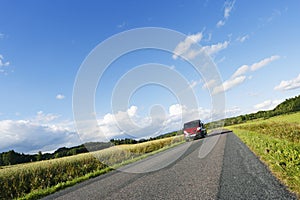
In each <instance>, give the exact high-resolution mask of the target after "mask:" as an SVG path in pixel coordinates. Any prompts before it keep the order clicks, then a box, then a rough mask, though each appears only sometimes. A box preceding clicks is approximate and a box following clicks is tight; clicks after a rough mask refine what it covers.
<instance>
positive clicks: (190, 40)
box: [173, 32, 203, 59]
mask: <svg viewBox="0 0 300 200" xmlns="http://www.w3.org/2000/svg"><path fill="white" fill-rule="evenodd" d="M202 37H203V34H202V32H199V33H196V34H194V35H189V36H187V37H186V38H185V40H184V41H183V42H180V43H179V44H178V45H177V46H176V48H175V50H174V54H173V59H177V57H178V56H180V55H183V54H185V53H186V52H187V51H188V50H189V49H190V47H191V45H192V44H196V43H198V42H200V41H201V39H202Z"/></svg>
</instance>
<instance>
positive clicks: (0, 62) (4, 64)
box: [0, 54, 10, 67]
mask: <svg viewBox="0 0 300 200" xmlns="http://www.w3.org/2000/svg"><path fill="white" fill-rule="evenodd" d="M9 65H10V63H9V62H8V61H7V62H4V57H3V56H2V55H1V54H0V67H8V66H9Z"/></svg>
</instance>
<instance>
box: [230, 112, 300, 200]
mask: <svg viewBox="0 0 300 200" xmlns="http://www.w3.org/2000/svg"><path fill="white" fill-rule="evenodd" d="M299 119H300V112H298V113H294V114H289V115H282V116H276V117H273V118H270V119H267V120H255V121H251V122H247V123H244V124H240V125H234V126H229V127H227V128H229V129H231V130H233V131H234V133H235V134H236V135H237V136H238V137H239V138H240V139H241V140H242V141H243V142H244V143H245V144H246V145H247V146H249V148H250V149H251V150H252V151H253V152H254V153H255V154H256V155H258V157H259V158H260V159H261V160H262V161H263V162H265V163H266V164H267V165H268V166H269V168H270V170H271V171H272V172H273V173H274V174H275V175H276V176H277V177H278V178H279V179H280V180H281V181H282V182H283V183H285V184H286V185H287V186H288V187H289V189H290V190H291V191H293V192H295V193H296V194H297V195H298V196H299V197H300V124H299V122H300V120H299Z"/></svg>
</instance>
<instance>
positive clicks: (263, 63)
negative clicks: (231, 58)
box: [231, 55, 280, 79]
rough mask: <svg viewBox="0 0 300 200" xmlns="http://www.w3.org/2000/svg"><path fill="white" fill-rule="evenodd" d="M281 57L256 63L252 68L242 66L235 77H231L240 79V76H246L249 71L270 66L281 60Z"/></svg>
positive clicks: (275, 56)
mask: <svg viewBox="0 0 300 200" xmlns="http://www.w3.org/2000/svg"><path fill="white" fill-rule="evenodd" d="M279 58H280V56H277V55H274V56H271V57H268V58H265V59H263V60H261V61H259V62H257V63H254V64H252V65H251V66H248V65H242V66H241V67H239V68H238V69H237V70H236V71H235V72H234V73H233V75H232V76H231V77H232V78H235V77H238V76H241V75H244V74H246V73H247V72H248V71H249V70H251V71H256V70H258V69H260V68H262V67H264V66H266V65H268V64H270V63H271V62H273V61H275V60H277V59H279ZM251 78H252V77H249V79H251Z"/></svg>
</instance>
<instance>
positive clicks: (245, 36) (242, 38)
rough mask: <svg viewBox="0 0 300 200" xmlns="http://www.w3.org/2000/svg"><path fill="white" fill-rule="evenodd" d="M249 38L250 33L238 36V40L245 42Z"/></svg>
mask: <svg viewBox="0 0 300 200" xmlns="http://www.w3.org/2000/svg"><path fill="white" fill-rule="evenodd" d="M248 39H249V35H244V36H242V37H238V38H237V39H236V40H237V41H239V42H241V43H243V42H245V41H246V40H248Z"/></svg>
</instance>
